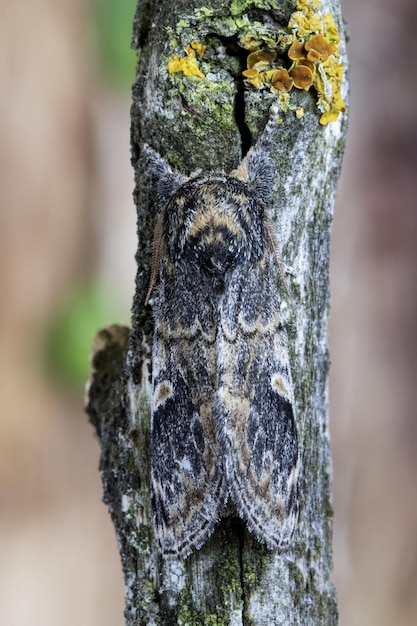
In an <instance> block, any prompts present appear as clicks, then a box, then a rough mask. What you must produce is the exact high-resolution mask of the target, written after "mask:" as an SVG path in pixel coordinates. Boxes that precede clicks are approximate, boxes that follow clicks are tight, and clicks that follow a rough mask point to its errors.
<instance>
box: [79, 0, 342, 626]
mask: <svg viewBox="0 0 417 626" xmlns="http://www.w3.org/2000/svg"><path fill="white" fill-rule="evenodd" d="M295 5H296V2H290V1H285V2H278V1H275V2H274V1H270V2H265V1H262V0H254V1H253V2H249V1H245V0H241V1H238V0H231V1H230V2H225V1H222V0H210V1H208V2H206V3H204V4H203V3H201V2H196V1H191V2H189V1H188V0H187V1H185V0H177V1H176V2H169V1H168V2H167V1H166V0H159V1H158V2H152V1H151V0H144V1H143V2H139V5H138V9H137V14H136V17H135V26H134V40H133V41H134V47H135V48H136V49H137V50H138V54H139V61H138V67H137V78H136V83H135V85H134V89H133V106H132V161H133V165H134V168H135V176H136V188H135V201H136V205H137V214H138V239H139V244H138V252H137V264H138V273H137V280H136V295H135V300H134V304H133V309H132V330H131V332H130V334H128V330H127V329H124V328H119V327H116V326H113V327H110V328H108V329H105V330H103V331H101V332H100V333H99V335H98V336H97V338H96V344H95V349H94V352H93V357H92V365H93V373H92V377H91V384H90V388H89V404H88V407H87V408H88V411H89V414H90V416H91V421H92V423H93V424H94V426H95V428H96V431H97V434H98V436H99V438H100V441H101V446H102V460H101V468H100V469H101V473H102V478H103V486H104V500H105V502H106V503H107V505H108V507H109V510H110V513H111V516H112V519H113V522H114V524H115V529H116V533H117V537H118V541H119V547H120V554H121V559H122V565H123V570H124V575H125V582H126V611H125V615H126V623H127V624H128V626H133V625H135V626H139V625H145V624H165V625H171V624H172V625H173V624H189V625H194V624H204V625H209V624H210V625H211V624H233V625H238V624H239V625H249V624H251V625H254V626H264V625H265V626H266V625H268V626H273V625H285V626H291V625H294V626H296V625H297V626H299V625H301V624H302V625H306V626H317V625H323V626H327V625H333V624H336V623H337V603H336V595H335V590H334V587H333V584H332V582H331V567H332V548H331V541H332V533H331V526H332V502H331V460H330V450H329V435H328V400H327V375H328V369H329V355H328V348H327V339H326V334H327V318H328V311H329V272H328V267H329V244H330V230H331V223H332V210H333V203H334V197H335V190H336V184H337V180H338V177H339V173H340V166H341V159H342V153H343V148H344V139H345V133H346V116H345V115H342V116H340V117H339V119H338V121H337V122H334V123H330V124H328V125H326V126H322V125H320V124H319V118H320V112H319V111H318V110H317V107H316V104H315V100H316V95H315V93H314V92H313V90H309V91H301V90H297V92H295V90H293V91H292V92H291V103H292V108H291V110H290V109H289V110H288V111H286V112H284V111H282V112H281V113H280V117H281V123H280V124H279V126H278V125H277V134H276V147H275V151H274V154H273V155H272V157H273V160H274V164H275V168H276V177H275V178H274V180H273V181H271V183H272V184H274V196H273V201H274V205H273V210H272V216H273V218H274V221H275V223H276V228H277V233H278V239H279V242H280V247H281V251H282V258H283V262H284V264H285V265H286V266H288V267H290V268H291V272H290V273H288V274H287V283H288V285H289V290H290V292H291V294H292V301H291V302H289V301H288V297H287V295H286V293H285V289H283V288H282V285H281V287H280V289H281V291H282V300H283V303H284V304H283V311H282V312H283V317H284V323H285V326H286V328H287V331H288V335H289V342H290V353H291V362H292V376H293V381H294V387H295V389H294V391H295V399H296V410H297V417H298V429H299V439H300V447H301V454H302V475H301V483H300V519H299V526H298V530H297V533H296V537H295V542H294V546H293V547H292V548H291V549H290V551H289V552H287V553H285V554H277V553H274V552H272V551H269V550H268V549H267V548H265V547H264V546H263V545H260V544H259V543H258V542H257V541H256V540H255V539H254V538H253V537H252V536H251V535H250V534H249V533H248V531H247V530H246V528H245V527H244V524H243V523H242V522H240V520H239V519H237V518H236V517H234V516H231V517H228V518H226V519H223V520H222V522H221V523H220V524H219V527H218V529H217V530H216V532H215V533H214V535H213V536H212V537H211V539H210V540H209V541H208V542H207V544H206V545H205V546H203V548H202V549H201V550H199V551H198V552H197V553H195V554H193V555H192V556H191V557H189V558H188V559H187V560H186V561H185V562H181V563H177V562H168V563H166V562H163V561H161V559H160V557H159V556H158V555H157V553H156V550H155V542H154V539H153V537H152V527H151V512H150V493H149V475H150V474H149V472H150V457H149V450H150V446H149V424H150V392H151V388H150V382H149V372H150V348H151V344H152V328H153V319H152V313H151V309H150V307H145V306H144V300H145V296H146V292H147V288H148V283H149V275H150V271H149V267H150V259H151V243H152V236H153V228H154V223H155V213H156V204H155V200H156V198H155V194H154V193H153V189H152V188H153V184H154V181H153V180H152V178H151V176H150V174H149V172H147V171H144V169H143V166H142V164H141V147H142V145H143V143H145V142H147V143H149V144H150V145H151V146H152V147H153V148H155V149H156V150H158V151H159V152H160V153H161V154H163V155H164V157H165V159H166V160H167V161H168V162H169V163H170V164H171V166H172V167H173V168H174V169H177V170H178V171H181V172H182V173H184V174H189V173H190V172H192V171H194V170H196V169H199V168H201V169H203V170H205V169H213V168H216V169H224V170H226V171H229V170H231V169H232V168H233V167H235V166H236V165H238V163H239V161H240V159H241V157H242V152H243V153H244V152H245V151H246V150H247V149H248V147H249V144H250V142H252V143H253V142H254V141H255V139H256V138H257V137H258V136H259V135H260V133H261V132H262V128H263V126H264V125H265V122H266V119H267V116H268V110H269V107H270V105H271V104H272V103H273V102H276V101H277V96H276V95H275V94H273V93H270V92H269V91H268V90H256V89H250V88H248V89H246V88H244V86H243V83H242V82H241V81H240V79H239V78H238V77H239V76H240V75H241V71H242V69H244V66H243V67H242V62H243V61H242V59H243V58H244V57H245V56H246V55H247V52H246V54H244V51H243V49H242V48H239V46H238V45H237V43H238V39H239V37H240V36H241V35H242V34H244V33H250V32H254V33H256V32H257V29H258V30H259V29H260V30H262V28H263V26H262V25H265V24H266V25H267V26H268V28H270V29H272V31H274V32H275V31H278V30H279V29H283V28H284V27H285V26H286V25H287V24H288V20H289V18H290V15H291V13H293V11H294V10H296V6H295ZM320 10H321V12H322V13H327V12H331V13H332V14H333V17H334V19H335V21H336V24H337V25H338V28H339V32H340V33H341V35H342V42H341V54H342V57H341V58H342V61H343V62H344V63H346V51H345V43H344V41H343V28H342V22H341V16H340V7H339V2H338V1H337V0H327V1H326V2H323V3H322V7H321V9H320ZM257 24H258V25H257ZM194 40H195V41H198V42H203V43H205V44H208V48H207V52H206V53H205V55H204V59H205V63H206V65H205V66H204V67H205V74H206V77H205V78H204V79H201V78H198V77H191V78H188V79H186V78H185V77H184V76H183V75H181V76H177V75H174V76H172V75H170V74H169V73H168V71H167V63H168V62H169V60H170V59H172V57H173V55H174V54H180V53H181V50H182V49H183V48H184V47H185V45H187V44H189V43H190V42H191V41H194ZM216 46H217V50H218V51H219V47H221V54H215V53H214V52H213V50H214V49H215V47H216ZM207 70H209V71H207ZM344 89H346V88H345V87H344ZM301 107H302V108H303V111H304V115H303V116H302V117H301V118H300V119H298V118H297V117H296V115H295V113H294V109H297V108H298V109H299V108H301ZM285 304H286V305H285Z"/></svg>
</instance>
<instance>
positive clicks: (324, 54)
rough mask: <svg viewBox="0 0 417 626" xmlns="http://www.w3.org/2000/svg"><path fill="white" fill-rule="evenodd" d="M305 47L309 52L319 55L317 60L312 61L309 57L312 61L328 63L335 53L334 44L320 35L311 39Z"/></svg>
mask: <svg viewBox="0 0 417 626" xmlns="http://www.w3.org/2000/svg"><path fill="white" fill-rule="evenodd" d="M304 47H305V49H306V50H307V51H308V52H314V53H316V55H318V58H317V59H311V57H309V56H308V55H307V57H308V58H309V59H310V60H311V61H313V60H320V61H327V59H328V58H329V56H330V55H331V54H333V52H334V46H332V44H331V43H329V42H328V41H327V39H325V38H324V37H323V35H320V34H318V35H314V37H310V39H309V40H308V41H306V43H305V44H304Z"/></svg>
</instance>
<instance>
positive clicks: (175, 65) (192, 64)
mask: <svg viewBox="0 0 417 626" xmlns="http://www.w3.org/2000/svg"><path fill="white" fill-rule="evenodd" d="M205 49H206V46H204V45H203V44H201V43H198V41H192V42H191V43H189V44H187V45H186V46H185V53H186V55H187V56H185V57H179V56H177V55H176V54H174V56H173V57H172V59H171V61H169V63H168V64H167V69H168V72H169V73H170V74H175V73H177V72H182V73H183V74H184V76H197V77H198V78H204V74H203V72H202V71H201V70H200V68H199V65H198V61H197V57H196V54H198V56H203V54H204V51H205Z"/></svg>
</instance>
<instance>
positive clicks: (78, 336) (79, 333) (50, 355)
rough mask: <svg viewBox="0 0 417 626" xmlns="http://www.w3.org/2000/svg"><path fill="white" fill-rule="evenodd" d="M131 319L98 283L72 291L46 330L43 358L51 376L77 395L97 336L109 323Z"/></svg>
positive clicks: (88, 367) (55, 381)
mask: <svg viewBox="0 0 417 626" xmlns="http://www.w3.org/2000/svg"><path fill="white" fill-rule="evenodd" d="M128 319H129V312H128V311H121V310H120V308H118V307H117V306H115V304H114V300H112V299H111V298H110V296H108V295H107V294H105V293H103V292H101V291H100V290H99V289H97V287H96V286H95V285H85V286H82V287H78V288H77V289H75V290H74V291H73V292H72V293H69V294H68V296H67V298H66V300H65V301H64V302H63V303H62V306H61V308H60V309H59V311H58V312H57V313H56V315H55V316H54V319H53V320H52V322H51V324H50V325H49V327H48V329H47V332H46V337H45V342H44V346H45V354H44V361H45V365H46V369H47V373H48V376H49V377H50V378H52V380H53V381H54V383H55V384H57V385H58V386H59V387H61V388H62V389H63V390H66V391H67V392H70V393H72V392H74V393H75V394H77V395H78V394H79V392H80V391H81V390H82V389H83V388H84V385H85V382H86V380H87V377H88V374H89V371H90V366H89V354H90V350H91V345H92V342H93V337H94V335H95V334H96V332H97V331H98V330H99V329H101V328H103V327H104V326H107V325H108V324H111V323H113V322H119V323H128Z"/></svg>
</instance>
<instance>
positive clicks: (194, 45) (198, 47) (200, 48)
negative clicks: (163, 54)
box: [185, 40, 207, 57]
mask: <svg viewBox="0 0 417 626" xmlns="http://www.w3.org/2000/svg"><path fill="white" fill-rule="evenodd" d="M206 48H207V46H205V45H204V44H202V43H199V42H198V41H195V40H194V41H192V42H191V43H189V44H188V45H187V46H185V51H186V53H187V54H188V55H190V56H191V55H192V54H193V50H195V51H196V52H197V54H198V56H199V57H202V56H203V54H204V52H205V51H206Z"/></svg>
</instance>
